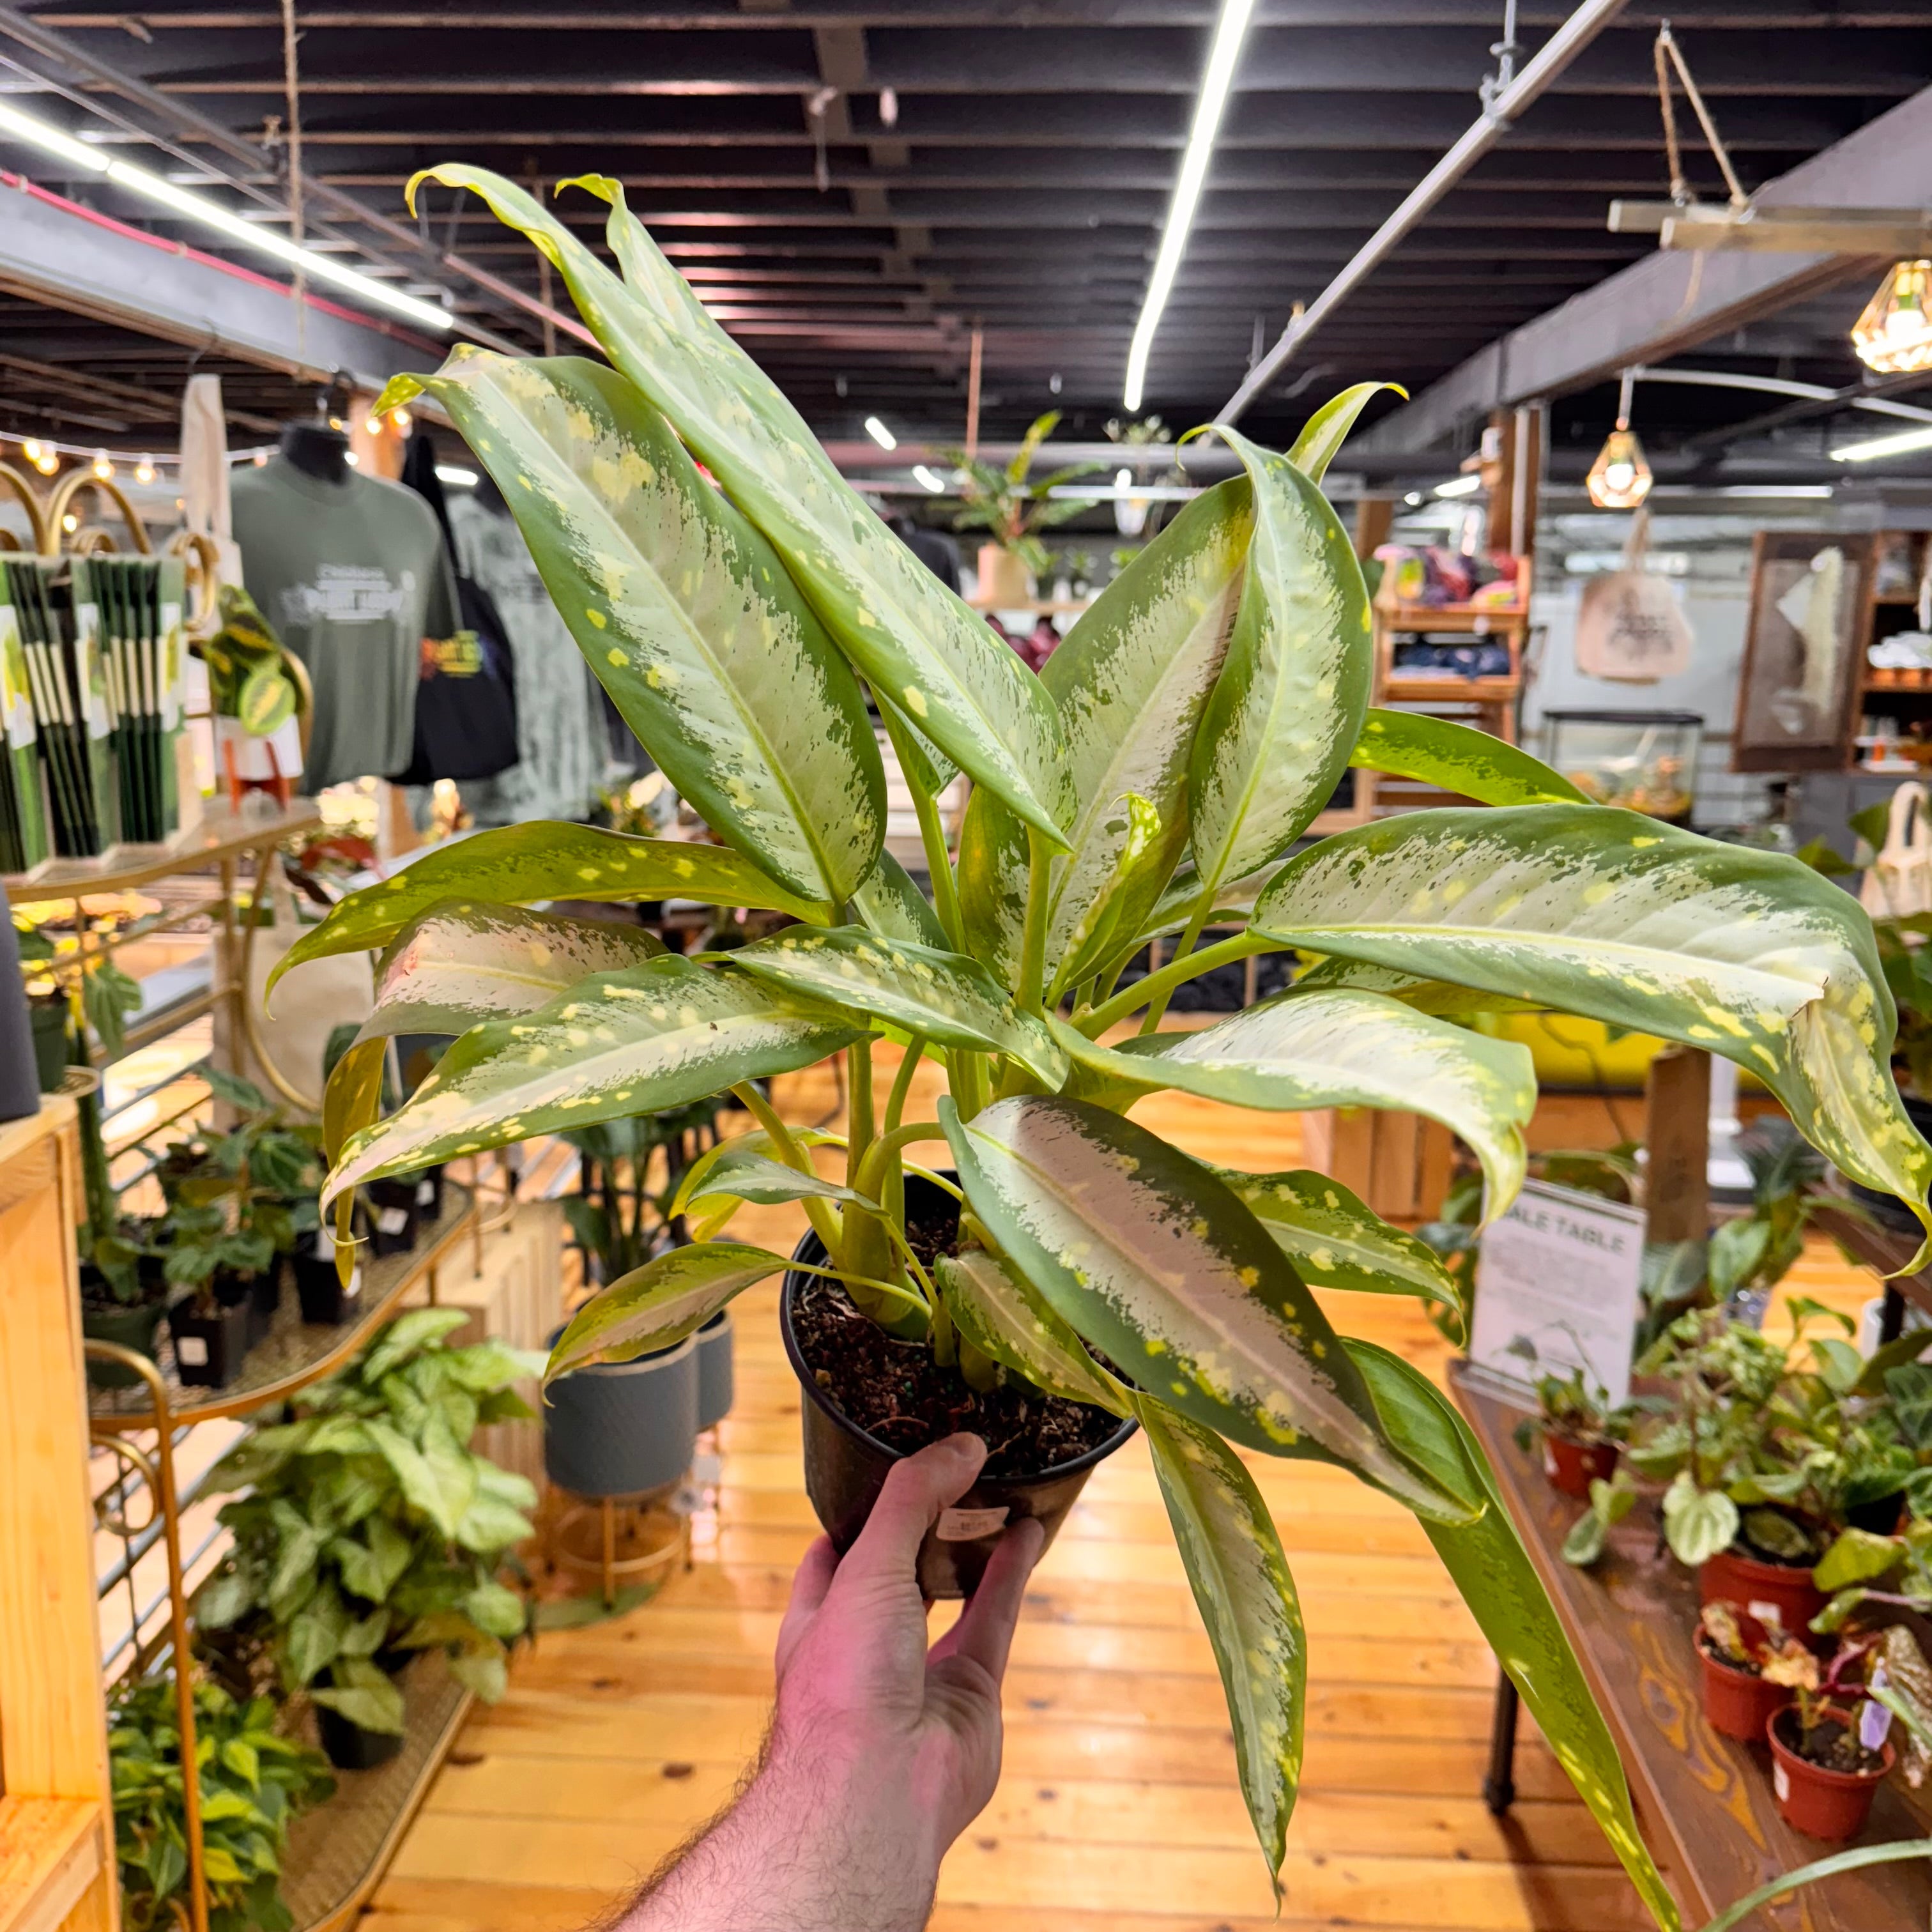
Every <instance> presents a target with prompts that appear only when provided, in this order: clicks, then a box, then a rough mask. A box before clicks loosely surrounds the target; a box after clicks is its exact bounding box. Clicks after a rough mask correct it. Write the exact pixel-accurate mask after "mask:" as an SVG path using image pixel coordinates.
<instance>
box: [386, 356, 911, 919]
mask: <svg viewBox="0 0 1932 1932" xmlns="http://www.w3.org/2000/svg"><path fill="white" fill-rule="evenodd" d="M423 386H424V388H425V389H426V390H428V392H429V393H430V395H432V396H434V398H436V399H437V401H439V402H440V403H441V404H443V407H445V408H446V410H449V414H450V419H451V420H452V422H454V423H455V425H456V427H457V428H458V430H459V431H460V432H461V433H462V434H463V439H464V440H465V441H466V442H467V443H468V444H469V446H470V448H471V449H473V450H474V451H475V452H476V455H477V457H478V460H480V461H481V463H482V464H483V466H484V468H485V469H487V470H488V471H489V472H490V475H492V476H493V477H494V478H495V479H496V483H497V484H498V486H499V487H500V488H501V490H502V493H503V495H504V497H505V499H506V500H507V502H508V504H509V505H510V508H511V511H512V512H513V513H514V515H515V517H516V519H517V526H518V528H519V529H521V530H522V532H523V535H524V537H525V538H526V541H528V543H529V547H530V553H531V555H532V557H533V558H534V559H535V562H536V565H537V568H538V571H539V572H540V573H541V575H542V577H543V580H544V587H545V588H546V589H547V590H548V591H549V592H550V597H551V600H552V601H553V602H554V603H555V604H556V608H557V611H558V614H559V616H562V619H563V620H564V622H565V624H566V625H568V627H569V629H570V631H571V635H572V636H573V637H575V638H576V640H577V647H578V649H580V650H581V651H582V652H583V655H584V658H585V660H586V662H588V664H589V666H590V667H591V669H592V670H593V671H595V673H596V674H597V676H598V678H599V679H601V682H603V684H604V688H606V689H607V691H609V692H610V697H611V699H612V701H613V703H615V704H616V707H617V709H618V711H619V712H620V713H621V714H622V717H623V718H624V721H625V723H626V724H628V725H629V726H630V727H631V730H634V732H635V733H637V736H638V738H639V739H640V741H641V742H642V743H643V747H644V748H645V750H646V751H648V752H649V754H651V757H652V759H653V760H655V762H656V763H658V765H659V766H661V767H662V768H663V770H664V773H665V775H666V776H667V777H668V778H670V781H671V783H672V784H673V786H674V787H676V790H677V791H678V793H679V795H680V796H682V797H684V798H686V799H689V800H690V802H691V804H692V805H694V807H695V808H697V812H698V814H699V816H700V817H702V818H703V820H704V821H705V823H706V824H707V825H709V826H712V829H714V830H715V831H716V832H718V834H719V835H720V836H721V837H722V838H724V839H726V840H727V841H729V842H730V844H733V845H735V846H736V847H737V848H738V849H739V850H740V851H741V852H742V853H744V854H745V856H746V857H747V858H748V859H751V861H752V862H753V863H754V864H755V865H759V866H761V867H762V868H763V870H764V871H766V872H768V873H769V874H770V875H771V876H772V877H773V878H775V879H776V880H778V882H779V883H780V884H781V885H784V886H788V887H789V888H790V889H791V890H792V891H793V892H796V893H798V894H799V895H800V896H801V897H802V898H808V899H826V900H832V901H837V900H840V899H843V898H845V897H846V896H847V894H849V893H850V892H851V890H852V889H853V887H854V886H856V885H857V884H858V883H859V881H860V880H862V879H863V878H864V877H865V875H866V874H868V872H869V871H871V868H872V862H873V860H874V859H875V858H876V857H877V856H878V853H879V850H880V841H881V840H882V839H883V836H884V832H885V817H886V780H885V770H884V767H883V766H882V765H881V763H880V760H879V751H878V745H877V741H876V740H875V739H874V737H873V736H872V728H871V724H870V723H869V722H868V720H867V718H866V715H865V698H864V696H863V694H862V693H861V692H860V691H859V681H858V679H856V678H855V677H854V676H853V675H852V672H851V669H850V666H848V665H847V663H846V661H845V660H844V658H843V657H841V655H839V653H838V650H837V649H836V648H835V646H833V644H832V640H830V639H829V637H826V634H825V632H824V630H823V628H822V627H821V626H820V623H819V622H818V619H817V617H815V616H814V615H813V614H812V611H811V606H810V605H809V604H807V603H806V602H805V599H804V598H803V597H802V595H800V594H799V590H798V589H797V586H796V585H795V584H794V583H793V581H792V580H791V578H790V576H789V575H788V574H787V572H786V569H785V566H784V564H783V563H782V562H781V561H780V560H779V558H778V556H777V554H776V553H775V551H774V550H772V547H771V546H770V544H768V543H767V542H766V541H765V539H764V538H763V537H762V536H760V535H759V534H758V532H757V531H756V530H755V529H753V528H752V527H751V525H750V524H749V523H747V522H746V521H745V519H744V518H743V517H742V516H740V515H739V513H738V512H737V511H736V510H735V509H733V508H732V506H731V505H730V503H729V502H727V501H726V500H725V499H724V497H723V496H721V495H720V494H719V493H718V491H717V490H715V489H714V488H713V487H712V485H711V484H709V483H708V482H707V481H706V480H705V479H704V478H703V476H702V475H700V473H699V472H698V469H697V465H696V464H695V463H693V462H692V461H691V458H689V457H688V455H685V452H684V449H683V448H682V446H681V445H680V444H679V442H678V440H677V438H676V437H675V436H673V434H672V433H671V430H670V425H669V424H667V422H665V421H664V418H663V417H662V416H660V415H659V414H658V412H657V411H656V410H654V409H653V408H652V407H651V406H650V404H649V403H647V402H646V401H645V400H644V398H643V396H642V395H640V394H639V393H638V392H637V389H634V387H633V386H631V383H628V382H626V381H625V379H624V378H623V377H622V376H620V375H619V374H617V373H616V371H615V370H612V369H607V368H602V367H600V366H599V365H598V364H596V363H594V362H586V361H583V360H582V359H578V358H575V357H563V358H559V359H556V360H552V361H523V360H517V359H511V358H510V357H508V356H496V355H493V354H491V353H490V352H489V351H487V350H481V349H475V348H472V347H469V345H468V344H462V345H460V346H459V347H457V348H456V349H455V350H454V351H453V352H452V353H451V356H450V357H449V360H448V361H447V362H445V363H444V365H443V368H442V371H440V374H437V375H435V376H431V377H426V378H425V379H424V384H423Z"/></svg>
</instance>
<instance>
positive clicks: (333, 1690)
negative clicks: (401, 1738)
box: [309, 1658, 403, 1737]
mask: <svg viewBox="0 0 1932 1932" xmlns="http://www.w3.org/2000/svg"><path fill="white" fill-rule="evenodd" d="M309 1701H310V1702H311V1703H314V1704H320V1705H323V1706H326V1708H327V1709H329V1710H332V1711H334V1712H337V1713H338V1715H341V1716H342V1717H344V1718H347V1719H348V1720H349V1721H350V1723H351V1724H360V1725H361V1726H362V1728H363V1730H365V1731H380V1732H382V1733H385V1734H386V1735H387V1736H392V1737H393V1736H398V1735H399V1734H400V1733H401V1731H402V1729H403V1692H402V1687H401V1685H398V1684H397V1683H395V1682H393V1681H392V1679H391V1678H390V1676H389V1673H388V1672H387V1671H386V1670H383V1669H382V1668H381V1667H380V1666H379V1665H377V1664H371V1663H369V1662H368V1661H366V1660H365V1659H363V1658H351V1659H350V1660H348V1661H346V1662H344V1663H341V1664H338V1665H337V1666H336V1667H335V1683H334V1684H332V1685H315V1686H314V1687H312V1688H311V1690H310V1691H309Z"/></svg>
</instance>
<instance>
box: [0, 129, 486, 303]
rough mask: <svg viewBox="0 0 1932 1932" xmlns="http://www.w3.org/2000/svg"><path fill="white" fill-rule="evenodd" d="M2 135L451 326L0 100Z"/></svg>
mask: <svg viewBox="0 0 1932 1932" xmlns="http://www.w3.org/2000/svg"><path fill="white" fill-rule="evenodd" d="M0 135H11V136H13V138H14V139H16V140H19V141H23V142H26V144H27V145H28V146H29V147H34V148H39V149H40V151H42V152H43V154H51V155H52V156H53V157H54V158H55V160H61V161H65V162H66V163H68V166H71V167H73V168H75V169H79V170H80V171H81V172H83V173H86V174H90V175H104V176H105V177H106V178H107V179H108V180H109V181H112V182H113V183H114V184H115V186H116V187H124V188H126V189H127V190H128V191H129V192H130V193H133V194H138V195H139V196H142V198H143V199H145V200H148V201H151V202H157V203H158V204H159V205H160V206H161V207H163V208H168V209H169V210H170V211H172V212H173V213H175V214H179V215H182V216H184V217H186V218H187V220H190V221H198V222H199V223H202V226H204V227H208V228H212V229H214V230H215V231H216V232H217V233H219V234H222V235H225V236H227V237H228V239H229V240H230V241H231V242H239V243H240V244H241V245H242V246H243V247H245V248H253V249H254V250H255V251H257V253H259V254H264V255H272V256H274V257H275V258H276V259H277V260H278V261H282V262H286V263H288V264H289V265H290V266H291V267H293V268H297V269H301V270H302V273H303V274H304V275H307V276H308V277H310V278H312V279H313V280H314V281H319V282H329V283H332V284H334V285H335V287H338V288H339V289H345V290H347V291H348V292H349V293H350V294H351V295H354V296H359V297H360V298H361V299H362V300H363V301H365V302H369V303H372V304H374V305H375V306H376V307H377V308H386V309H389V310H391V311H393V312H394V313H395V314H398V315H401V316H404V317H407V318H408V319H409V320H410V321H411V322H413V323H418V324H419V325H420V326H422V327H423V328H425V329H434V330H435V331H436V332H437V333H438V334H439V335H440V334H443V333H444V332H447V331H448V330H449V329H450V328H451V327H452V326H453V325H452V323H451V320H450V318H449V315H448V314H446V313H445V311H443V310H442V309H440V308H437V306H436V305H434V303H431V302H422V301H419V300H418V299H417V298H416V296H410V295H405V294H404V293H403V292H402V290H400V289H392V288H391V287H389V285H388V284H386V283H384V282H380V281H377V279H376V278H374V276H373V275H363V274H362V273H361V272H359V271H358V270H356V269H351V268H349V267H347V266H344V264H343V263H341V262H337V261H332V260H330V258H329V257H327V256H326V255H319V254H317V253H316V252H315V251H314V250H313V249H310V248H303V247H302V246H301V245H299V243H297V242H292V241H290V239H289V238H288V237H287V236H286V235H282V234H278V233H277V232H276V231H275V229H272V228H263V227H260V226H257V224H256V223H254V222H253V221H248V220H244V219H243V218H242V216H240V215H239V214H236V213H235V212H234V211H233V210H232V209H229V208H223V206H222V205H221V204H220V202H216V201H211V200H209V199H208V197H207V196H205V195H201V194H196V193H193V191H192V190H190V189H187V188H184V187H181V186H180V185H179V184H177V183H175V182H174V181H169V180H167V179H166V178H165V177H163V176H162V175H157V174H153V173H151V172H149V171H148V169H145V168H138V167H136V166H134V164H133V163H132V162H131V161H120V160H112V159H110V157H108V156H107V155H106V154H102V153H101V152H100V151H98V149H97V148H93V147H91V146H89V145H88V143H87V142H85V141H77V140H76V139H74V136H72V135H71V134H68V133H65V132H64V131H63V130H62V129H60V128H58V127H55V126H54V125H53V124H52V123H51V122H49V121H43V120H41V119H40V118H38V117H37V115H31V114H23V113H21V112H20V110H19V109H18V108H17V107H11V106H9V105H8V104H6V103H5V102H4V101H0Z"/></svg>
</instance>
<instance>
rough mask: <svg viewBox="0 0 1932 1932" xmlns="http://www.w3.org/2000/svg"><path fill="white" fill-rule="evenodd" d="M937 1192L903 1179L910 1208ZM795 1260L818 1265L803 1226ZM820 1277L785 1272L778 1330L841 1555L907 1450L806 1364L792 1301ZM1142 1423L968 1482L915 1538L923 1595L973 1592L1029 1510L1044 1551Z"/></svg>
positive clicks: (815, 1247) (830, 1531) (816, 1489)
mask: <svg viewBox="0 0 1932 1932" xmlns="http://www.w3.org/2000/svg"><path fill="white" fill-rule="evenodd" d="M939 1192H940V1190H938V1189H936V1188H935V1187H933V1186H932V1183H931V1182H930V1181H924V1180H922V1179H921V1178H919V1176H917V1175H907V1177H906V1199H907V1204H908V1205H910V1206H912V1207H914V1208H916V1207H917V1206H918V1205H919V1201H920V1199H921V1196H933V1197H935V1198H936V1197H937V1196H938V1193H939ZM792 1259H793V1261H795V1262H808V1263H811V1264H813V1265H817V1266H823V1264H824V1262H825V1259H826V1254H825V1249H824V1247H823V1244H821V1243H820V1241H819V1238H818V1237H817V1235H816V1234H812V1233H808V1234H807V1235H805V1238H803V1239H802V1241H800V1242H799V1244H798V1246H797V1247H796V1248H794V1249H793V1250H792ZM816 1279H817V1277H814V1276H811V1275H805V1274H798V1273H797V1272H796V1271H789V1272H787V1274H786V1276H785V1278H784V1292H783V1293H782V1294H781V1295H780V1296H779V1298H778V1329H779V1332H780V1334H781V1335H782V1336H783V1337H784V1347H785V1354H786V1355H787V1357H788V1358H790V1362H791V1366H792V1373H793V1374H794V1375H796V1376H797V1377H798V1381H799V1388H801V1389H802V1390H803V1391H804V1392H805V1400H804V1401H803V1402H802V1403H801V1404H800V1405H799V1413H800V1415H801V1418H802V1426H803V1429H804V1434H805V1493H806V1494H807V1495H808V1496H810V1497H811V1507H812V1508H813V1509H814V1511H816V1512H817V1517H818V1520H819V1522H820V1523H821V1524H823V1526H824V1529H825V1532H826V1535H828V1536H829V1537H830V1538H831V1539H832V1542H833V1544H835V1546H836V1547H838V1550H840V1551H841V1553H842V1552H844V1551H845V1550H849V1549H850V1548H851V1547H852V1545H853V1544H854V1543H855V1542H856V1541H857V1540H858V1536H859V1532H860V1531H861V1530H862V1529H864V1528H865V1520H866V1518H867V1517H869V1516H870V1515H871V1513H872V1505H873V1504H874V1503H875V1502H877V1500H878V1498H879V1492H880V1490H882V1489H883V1488H884V1487H885V1483H886V1476H887V1475H889V1473H890V1472H891V1470H892V1465H893V1464H894V1463H896V1462H898V1461H900V1460H901V1458H902V1457H903V1455H904V1454H905V1452H904V1451H901V1450H898V1449H895V1448H892V1446H891V1445H889V1444H888V1443H884V1442H880V1440H879V1439H878V1438H877V1436H873V1435H871V1434H868V1433H867V1432H866V1431H865V1430H863V1429H862V1428H860V1427H859V1425H858V1424H856V1423H855V1422H853V1421H850V1419H849V1418H847V1417H846V1416H845V1415H843V1414H841V1412H840V1411H839V1410H838V1409H836V1408H835V1406H833V1404H832V1400H831V1399H830V1397H829V1396H828V1395H827V1394H826V1391H824V1390H823V1388H820V1386H819V1384H818V1382H817V1377H816V1376H814V1374H813V1373H812V1370H811V1367H810V1365H809V1364H808V1363H807V1362H806V1361H805V1356H804V1353H803V1352H802V1349H800V1347H799V1339H798V1334H797V1331H796V1329H795V1328H794V1327H793V1320H792V1310H793V1298H794V1297H795V1296H796V1295H798V1294H799V1293H800V1292H802V1291H803V1290H804V1289H805V1288H806V1287H807V1286H809V1285H810V1284H811V1283H812V1282H813V1281H814V1280H816ZM1138 1427H1139V1424H1138V1423H1136V1422H1134V1421H1132V1420H1131V1419H1130V1420H1129V1421H1124V1422H1123V1423H1122V1424H1121V1426H1120V1427H1119V1428H1118V1429H1117V1430H1115V1431H1114V1433H1113V1434H1112V1435H1111V1436H1109V1437H1108V1438H1107V1439H1106V1441H1105V1442H1102V1443H1101V1444H1100V1445H1099V1446H1098V1447H1097V1448H1092V1449H1090V1450H1088V1451H1087V1452H1086V1453H1085V1454H1084V1455H1081V1456H1076V1457H1073V1458H1072V1459H1071V1460H1069V1461H1067V1462H1064V1463H1059V1464H1058V1465H1057V1466H1055V1467H1054V1468H1053V1469H1049V1470H1046V1471H1044V1472H1043V1473H1041V1474H1040V1475H1037V1476H1012V1477H1002V1478H995V1479H992V1480H990V1481H989V1480H987V1479H985V1478H982V1479H981V1480H980V1481H977V1482H976V1483H974V1485H973V1486H972V1487H971V1489H969V1490H968V1491H967V1492H966V1493H965V1495H964V1496H962V1497H961V1498H960V1499H959V1501H958V1502H956V1503H955V1504H954V1505H953V1506H952V1508H950V1509H947V1510H945V1511H942V1512H941V1515H940V1519H939V1520H938V1523H935V1524H934V1526H932V1529H929V1531H928V1532H926V1541H924V1542H923V1543H922V1544H920V1545H919V1563H918V1572H917V1574H918V1577H919V1591H920V1593H921V1594H922V1595H924V1596H926V1597H927V1598H941V1597H970V1596H971V1595H972V1594H973V1592H974V1590H975V1589H977V1588H978V1586H979V1583H980V1578H981V1577H982V1576H983V1575H984V1574H985V1573H986V1565H987V1562H988V1560H989V1559H990V1558H991V1557H992V1553H993V1552H994V1551H995V1550H996V1549H998V1547H999V1542H1000V1538H1001V1536H1002V1535H1004V1534H1005V1532H1006V1531H1007V1528H1008V1526H1010V1525H1011V1524H1013V1523H1019V1522H1022V1521H1023V1520H1025V1518H1026V1517H1032V1518H1034V1520H1035V1521H1036V1522H1037V1523H1039V1525H1040V1527H1041V1529H1043V1530H1044V1531H1045V1532H1046V1540H1045V1541H1044V1542H1043V1544H1041V1546H1040V1547H1041V1549H1042V1550H1043V1551H1044V1550H1046V1549H1047V1548H1048V1547H1049V1546H1050V1545H1051V1544H1052V1541H1053V1539H1054V1538H1055V1536H1056V1535H1058V1534H1059V1531H1060V1526H1061V1524H1062V1523H1064V1522H1065V1521H1066V1520H1067V1512H1068V1511H1070V1509H1072V1508H1073V1505H1074V1502H1075V1501H1076V1499H1077V1498H1078V1497H1079V1494H1080V1492H1081V1491H1082V1490H1083V1489H1085V1487H1086V1486H1087V1478H1088V1476H1090V1475H1091V1474H1092V1473H1093V1472H1094V1469H1095V1468H1096V1467H1097V1466H1098V1465H1099V1464H1100V1463H1103V1462H1105V1461H1106V1459H1107V1458H1108V1457H1109V1456H1111V1455H1112V1454H1113V1453H1114V1452H1115V1450H1117V1449H1118V1448H1120V1447H1121V1445H1122V1444H1123V1443H1124V1442H1126V1441H1127V1439H1128V1437H1130V1436H1132V1435H1133V1433H1134V1431H1135V1430H1136V1429H1137V1428H1138Z"/></svg>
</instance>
